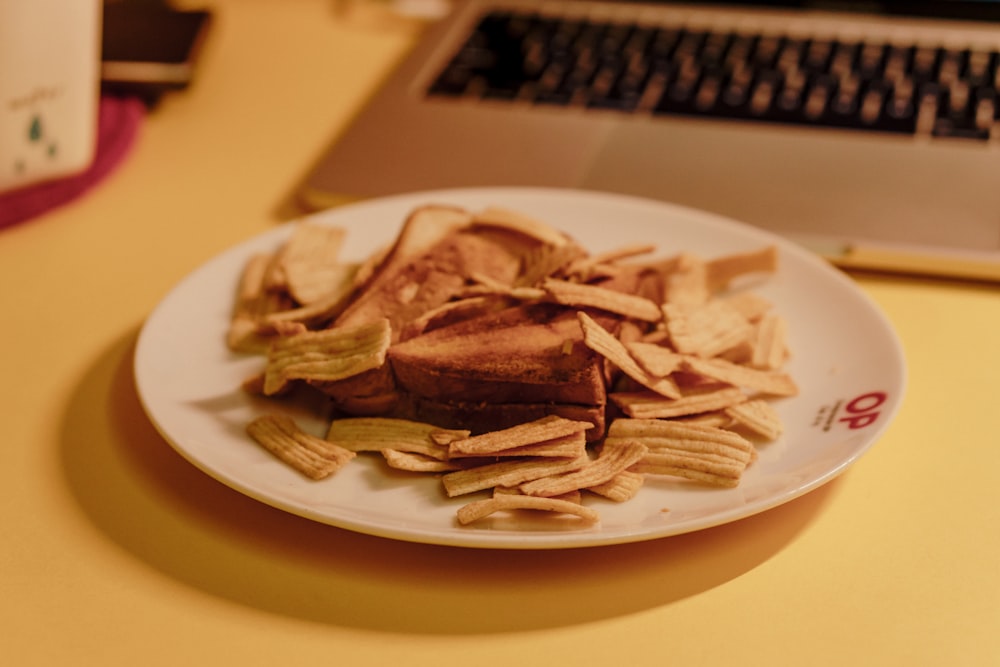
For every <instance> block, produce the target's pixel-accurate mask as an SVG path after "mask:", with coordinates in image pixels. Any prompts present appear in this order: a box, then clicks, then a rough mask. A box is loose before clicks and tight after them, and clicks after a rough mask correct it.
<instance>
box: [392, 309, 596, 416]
mask: <svg viewBox="0 0 1000 667" xmlns="http://www.w3.org/2000/svg"><path fill="white" fill-rule="evenodd" d="M388 358H389V363H390V365H391V366H392V369H393V372H394V373H395V376H396V381H397V385H398V386H399V388H400V390H402V391H404V392H407V393H409V394H412V395H414V396H418V397H421V398H426V399H431V400H442V401H451V400H456V399H457V400H461V401H465V402H489V403H497V404H502V403H566V404H576V405H588V406H603V405H604V404H605V402H606V392H605V386H604V380H603V375H602V368H603V367H602V363H601V360H600V358H599V357H598V356H597V355H596V354H594V353H593V352H592V351H591V350H589V349H588V348H587V347H586V346H585V345H584V344H583V335H582V332H581V330H580V326H579V323H578V321H577V319H576V316H575V314H574V312H573V311H572V310H569V309H565V308H562V307H559V306H554V305H551V304H535V305H519V306H514V307H511V308H507V309H505V310H502V311H500V312H497V313H488V314H486V315H483V316H480V317H476V318H473V319H471V320H466V321H463V322H458V323H456V324H453V325H450V326H446V327H442V328H440V329H435V330H433V331H430V332H428V333H426V334H424V335H421V336H417V337H415V338H411V339H409V340H407V341H404V342H401V343H397V344H395V345H393V346H392V347H391V348H390V349H389V353H388Z"/></svg>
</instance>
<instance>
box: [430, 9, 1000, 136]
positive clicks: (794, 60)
mask: <svg viewBox="0 0 1000 667" xmlns="http://www.w3.org/2000/svg"><path fill="white" fill-rule="evenodd" d="M997 66H998V53H997V52H995V51H976V50H969V49H949V48H944V47H927V46H914V45H905V44H889V43H865V42H847V41H837V40H826V39H806V38H798V37H786V36H777V35H771V34H743V33H739V32H735V33H729V32H727V33H715V32H708V31H702V30H687V29H683V28H670V27H653V26H644V25H637V24H624V23H618V22H608V23H598V22H589V21H581V20H564V19H559V18H554V17H548V16H536V15H527V14H517V13H510V12H497V13H492V14H488V15H486V16H485V17H484V18H483V19H482V20H481V21H480V23H479V25H478V26H477V28H476V30H475V31H474V33H473V34H472V35H471V36H470V37H469V39H468V40H467V41H466V43H465V44H464V46H463V47H462V48H461V49H460V50H459V51H458V53H456V54H455V56H454V57H453V58H452V59H451V61H450V62H449V63H448V64H447V66H446V67H445V68H444V70H443V71H442V72H441V74H440V75H439V76H438V77H437V79H436V80H435V81H434V82H433V84H432V85H431V87H430V90H429V92H430V94H431V95H440V96H448V97H476V98H479V99H486V100H497V101H501V100H504V101H510V102H519V103H528V104H539V105H559V106H572V107H590V108H596V109H604V110H613V111H618V112H632V113H648V114H654V115H656V114H665V115H683V116H695V117H709V118H728V119H738V120H745V121H761V122H770V123H789V124H803V125H810V126H817V127H833V128H851V129H855V130H866V131H875V132H891V133H902V134H911V135H931V136H937V137H958V138H965V139H975V140H986V139H989V137H990V133H991V130H992V128H993V126H994V124H995V123H996V122H997V119H1000V100H998V99H997V98H998V92H997V90H998V76H1000V74H998V71H997Z"/></svg>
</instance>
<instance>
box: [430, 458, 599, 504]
mask: <svg viewBox="0 0 1000 667" xmlns="http://www.w3.org/2000/svg"><path fill="white" fill-rule="evenodd" d="M589 462H590V458H589V457H588V456H581V457H579V458H577V459H568V460H567V459H553V458H537V459H536V458H528V459H514V460H510V461H500V462H498V463H488V464H486V465H482V466H478V467H475V468H469V469H466V470H458V471H456V472H450V473H448V474H446V475H445V476H444V477H442V478H441V481H442V483H443V484H444V489H445V493H447V494H448V496H449V497H454V496H461V495H465V494H467V493H473V492H475V491H482V490H483V489H492V488H493V487H495V486H519V485H521V484H523V483H524V482H530V481H531V480H533V479H538V478H539V477H546V476H548V475H558V474H559V473H564V472H571V471H573V470H579V469H580V468H582V467H583V466H585V465H587V463H589Z"/></svg>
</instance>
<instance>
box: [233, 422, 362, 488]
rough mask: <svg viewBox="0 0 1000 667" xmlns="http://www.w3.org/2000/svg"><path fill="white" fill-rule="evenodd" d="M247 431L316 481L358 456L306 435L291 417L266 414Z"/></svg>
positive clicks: (282, 458) (260, 443) (250, 425)
mask: <svg viewBox="0 0 1000 667" xmlns="http://www.w3.org/2000/svg"><path fill="white" fill-rule="evenodd" d="M246 430H247V434H248V435H249V436H250V437H251V438H252V439H253V440H254V441H255V442H256V443H258V444H259V445H260V446H261V447H263V448H264V449H266V450H267V451H269V452H271V453H272V454H274V455H275V456H276V457H278V458H279V459H281V460H282V461H284V462H285V463H286V464H288V465H289V466H291V467H293V468H295V469H296V470H298V471H299V472H301V473H302V474H303V475H305V476H307V477H309V478H310V479H314V480H319V479H324V478H326V477H329V476H330V475H332V474H333V473H335V472H336V471H337V470H339V469H340V468H342V467H343V466H344V465H345V464H346V463H347V462H348V461H350V460H351V459H353V458H354V456H355V454H354V452H352V451H349V450H347V449H344V448H343V447H339V446H337V445H335V444H333V443H331V442H327V441H326V440H324V439H323V438H317V437H316V436H314V435H310V434H309V433H306V432H305V431H303V430H302V429H301V428H299V426H298V425H297V424H296V423H295V421H294V420H293V419H292V418H291V417H289V416H287V415H280V414H267V415H262V416H260V417H257V418H256V419H254V420H253V421H251V422H250V423H249V424H247V427H246Z"/></svg>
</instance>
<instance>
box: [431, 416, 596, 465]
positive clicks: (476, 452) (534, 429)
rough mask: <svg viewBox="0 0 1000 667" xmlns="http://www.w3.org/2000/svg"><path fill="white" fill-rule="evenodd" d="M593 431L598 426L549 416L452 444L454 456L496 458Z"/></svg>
mask: <svg viewBox="0 0 1000 667" xmlns="http://www.w3.org/2000/svg"><path fill="white" fill-rule="evenodd" d="M593 427H594V425H593V424H591V423H590V422H583V421H574V420H572V419H566V418H565V417H560V416H558V415H549V416H547V417H542V418H540V419H536V420H535V421H531V422H527V423H525V424H517V425H516V426H511V427H510V428H505V429H501V430H498V431H489V432H487V433H482V434H480V435H474V436H470V437H468V438H463V439H461V440H455V441H454V442H452V443H451V452H452V453H453V454H454V455H463V454H464V455H472V456H483V455H494V454H496V453H497V452H502V451H503V450H506V449H513V448H515V447H521V446H524V445H536V444H538V443H541V442H546V441H549V440H553V439H556V438H562V437H564V436H568V435H574V434H578V433H583V432H584V431H586V430H587V429H591V428H593Z"/></svg>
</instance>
